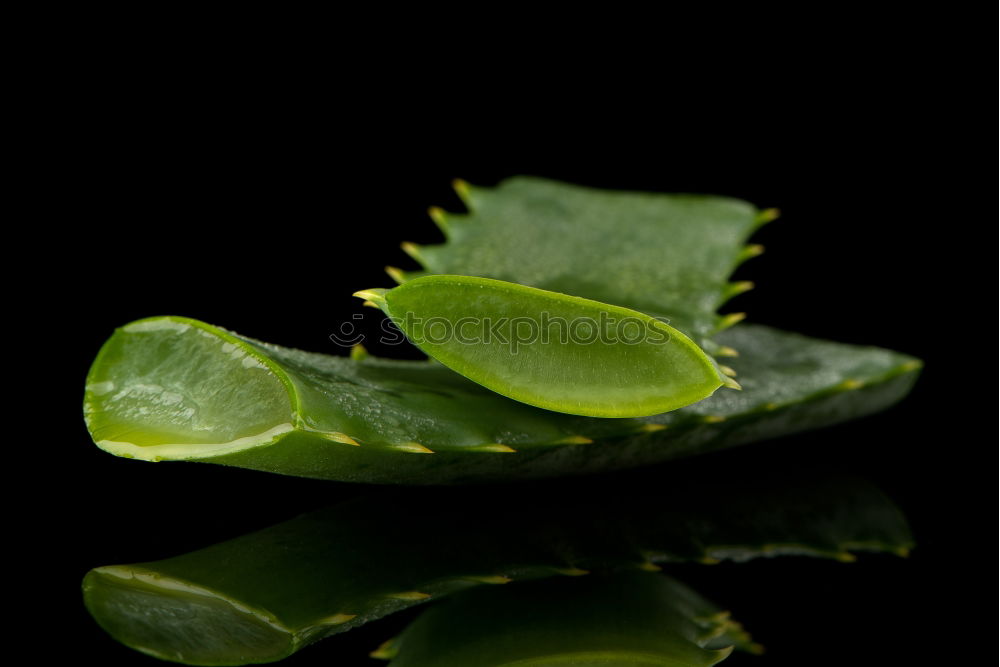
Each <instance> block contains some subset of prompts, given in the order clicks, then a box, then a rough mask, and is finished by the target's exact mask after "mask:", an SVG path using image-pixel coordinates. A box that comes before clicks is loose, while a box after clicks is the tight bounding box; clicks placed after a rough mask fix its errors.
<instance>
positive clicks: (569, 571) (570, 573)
mask: <svg viewBox="0 0 1000 667" xmlns="http://www.w3.org/2000/svg"><path fill="white" fill-rule="evenodd" d="M556 572H558V573H559V574H564V575H566V576H567V577H582V576H584V575H586V574H590V570H581V569H580V568H578V567H566V568H561V569H558V570H556Z"/></svg>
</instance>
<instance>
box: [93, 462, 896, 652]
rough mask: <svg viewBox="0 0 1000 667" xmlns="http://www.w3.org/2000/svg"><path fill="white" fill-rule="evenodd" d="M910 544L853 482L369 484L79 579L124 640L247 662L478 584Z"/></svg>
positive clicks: (879, 504)
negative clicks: (324, 504)
mask: <svg viewBox="0 0 1000 667" xmlns="http://www.w3.org/2000/svg"><path fill="white" fill-rule="evenodd" d="M554 484H555V485H556V486H553V485H554ZM911 543H912V540H911V537H910V533H909V529H908V527H907V524H906V521H905V519H904V518H903V517H902V515H901V514H900V513H899V511H898V510H897V509H896V507H895V506H894V505H893V504H892V503H891V502H890V501H889V500H888V499H887V498H886V497H885V496H883V495H882V494H881V493H880V492H879V491H878V490H877V489H875V488H873V487H872V486H871V485H869V484H866V483H864V482H860V481H857V480H849V479H816V478H812V477H809V476H803V477H801V478H799V479H797V480H796V481H795V482H794V483H788V482H781V481H771V480H765V481H761V482H756V481H753V482H751V481H747V480H742V479H740V478H738V477H737V478H735V479H725V478H722V477H720V476H719V475H718V474H714V473H713V474H712V475H711V476H710V477H709V478H708V479H705V478H703V477H699V478H687V477H680V478H675V479H671V478H670V477H669V476H667V477H666V478H664V475H663V473H662V472H660V473H659V474H658V475H656V477H655V479H646V478H642V477H640V478H636V477H635V474H629V475H623V476H621V477H620V478H618V479H615V478H604V479H603V480H599V481H598V482H595V481H593V480H571V481H561V482H555V483H551V482H546V483H538V484H535V485H521V486H519V487H516V488H515V489H513V491H508V492H505V493H498V491H497V489H496V488H489V487H483V488H472V489H413V490H408V491H407V492H405V493H403V492H401V491H397V492H396V493H388V494H386V493H382V494H379V495H378V496H372V497H362V498H359V499H356V500H352V501H349V502H346V503H342V504H339V505H336V506H334V507H331V508H329V509H324V510H319V511H316V512H312V513H310V514H306V515H303V516H300V517H298V518H295V519H291V520H289V521H286V522H284V523H281V524H278V525H276V526H273V527H270V528H266V529H264V530H261V531H258V532H255V533H251V534H248V535H245V536H242V537H238V538H236V539H232V540H229V541H226V542H222V543H219V544H216V545H214V546H210V547H207V548H205V549H201V550H198V551H194V552H191V553H188V554H185V555H182V556H177V557H174V558H168V559H166V560H160V561H156V562H147V563H137V564H132V565H113V566H106V567H100V568H96V569H94V570H92V571H91V572H90V573H89V574H88V575H87V576H86V578H85V580H84V585H83V587H84V600H85V602H86V604H87V608H88V609H89V610H90V612H91V614H92V615H93V616H94V617H95V619H96V620H97V621H98V622H99V623H100V625H101V626H102V627H103V628H104V629H105V630H107V631H108V632H109V633H110V634H111V635H112V636H114V637H115V638H116V639H117V640H118V641H121V642H122V643H124V644H127V645H129V646H131V647H133V648H136V649H138V650H141V651H144V652H146V653H149V654H152V655H156V656H158V657H162V658H165V659H169V660H175V661H182V662H189V663H192V664H245V663H248V662H265V661H271V660H276V659H280V658H281V657H284V656H286V655H288V654H290V653H293V652H295V651H297V650H298V649H299V648H301V647H302V646H305V645H307V644H309V643H311V642H313V641H316V640H318V639H321V638H323V637H326V636H328V635H332V634H336V633H339V632H343V631H345V630H348V629H350V628H354V627H357V626H359V625H361V624H364V623H367V622H370V621H373V620H375V619H378V618H381V617H383V616H385V615H387V614H390V613H393V612H396V611H399V610H402V609H405V608H407V607H410V606H413V605H416V604H420V603H422V602H426V601H429V600H433V599H437V598H441V597H443V596H446V595H449V594H451V593H455V592H458V591H461V590H465V589H468V588H472V587H476V586H495V585H500V584H505V583H508V582H512V581H524V580H531V579H539V578H545V577H553V576H557V577H559V576H561V577H582V576H584V575H586V574H587V573H588V572H594V573H599V572H609V571H617V570H633V571H638V570H656V569H658V568H659V567H663V566H667V565H668V564H670V563H683V562H695V563H698V562H700V563H715V562H718V561H720V560H746V559H749V558H755V557H761V556H775V555H781V554H802V555H811V556H820V557H827V558H835V559H838V560H850V559H852V558H853V556H852V553H851V552H853V551H859V550H861V551H865V550H869V551H884V552H890V553H905V552H906V550H907V549H908V548H909V547H910V545H911Z"/></svg>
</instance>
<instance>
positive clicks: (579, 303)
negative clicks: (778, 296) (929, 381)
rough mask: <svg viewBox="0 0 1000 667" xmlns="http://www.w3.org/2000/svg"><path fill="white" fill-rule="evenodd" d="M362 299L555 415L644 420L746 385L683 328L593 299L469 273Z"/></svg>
mask: <svg viewBox="0 0 1000 667" xmlns="http://www.w3.org/2000/svg"><path fill="white" fill-rule="evenodd" d="M356 296H359V297H362V298H364V299H367V300H369V301H371V302H373V303H375V304H376V305H378V306H379V307H380V308H381V309H382V310H383V311H385V313H386V315H388V316H389V317H390V318H391V319H392V321H393V322H394V323H395V324H396V326H397V327H399V328H400V329H402V330H403V332H404V333H405V334H406V336H407V338H409V339H410V341H412V342H413V343H414V344H415V345H416V346H417V347H419V348H420V349H421V350H423V351H424V352H426V353H427V354H428V355H429V356H431V357H433V358H434V359H436V360H438V361H440V362H441V363H443V364H444V365H445V366H447V367H449V368H451V369H452V370H454V371H457V372H458V373H461V374H462V375H464V376H465V377H467V378H469V379H470V380H473V381H474V382H477V383H479V384H481V385H483V386H484V387H487V388H489V389H492V390H493V391H495V392H497V393H498V394H502V395H503V396H507V397H509V398H512V399H514V400H516V401H521V402H523V403H527V404H529V405H534V406H536V407H540V408H545V409H547V410H553V411H556V412H566V413H569V414H574V415H586V416H590V417H644V416H648V415H655V414H659V413H661V412H669V411H671V410H676V409H677V408H680V407H683V406H685V405H690V404H692V403H695V402H697V401H700V400H701V399H703V398H705V397H707V396H710V395H712V393H713V392H714V391H715V390H716V389H718V388H719V387H720V386H722V385H724V384H725V385H728V386H730V387H738V386H739V385H737V384H736V383H735V382H734V381H733V380H732V379H730V378H729V377H727V376H726V375H725V374H723V373H722V371H720V370H719V369H718V367H717V366H716V365H715V362H714V361H712V359H711V358H709V356H708V355H706V354H705V353H704V352H703V351H702V350H701V348H699V347H698V346H697V345H695V344H694V343H693V342H692V341H691V339H689V338H688V337H687V336H685V335H684V334H682V333H681V332H680V331H677V330H676V329H674V328H673V327H671V326H669V325H667V324H664V323H663V322H661V321H659V320H657V319H655V318H652V317H650V316H648V315H644V314H642V313H640V312H638V311H634V310H629V309H627V308H620V307H618V306H612V305H609V304H604V303H599V302H597V301H591V300H589V299H581V298H579V297H574V296H569V295H566V294H559V293H557V292H548V291H545V290H540V289H535V288H533V287H525V286H523V285H518V284H515V283H508V282H504V281H500V280H492V279H488V278H472V277H468V276H425V277H422V278H417V279H415V280H411V281H409V282H406V283H404V284H403V285H401V286H400V287H397V288H395V289H393V290H388V291H387V290H382V289H373V290H364V291H361V292H358V293H357V294H356Z"/></svg>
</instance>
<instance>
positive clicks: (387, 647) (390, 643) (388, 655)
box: [368, 637, 399, 660]
mask: <svg viewBox="0 0 1000 667" xmlns="http://www.w3.org/2000/svg"><path fill="white" fill-rule="evenodd" d="M398 653H399V646H398V645H397V641H396V637H393V638H392V639H387V640H385V641H384V642H382V643H381V644H379V647H378V648H377V649H375V650H374V651H372V652H371V653H369V654H368V657H370V658H375V659H376V660H392V659H393V658H395V657H396V654H398Z"/></svg>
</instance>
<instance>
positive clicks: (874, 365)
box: [84, 317, 920, 484]
mask: <svg viewBox="0 0 1000 667" xmlns="http://www.w3.org/2000/svg"><path fill="white" fill-rule="evenodd" d="M719 341H720V343H722V344H725V345H730V346H732V347H734V348H738V349H740V350H742V354H741V356H740V357H737V358H736V359H734V360H733V366H734V367H735V368H736V370H738V371H739V373H740V380H741V383H742V385H743V388H744V390H743V391H741V392H736V391H726V392H717V393H716V394H714V395H713V396H711V397H709V398H707V399H705V400H703V401H700V402H698V403H695V404H693V405H690V406H688V407H685V408H681V409H679V410H675V411H673V412H668V413H664V414H660V415H653V416H650V417H643V418H634V419H600V418H592V417H576V416H571V415H565V414H560V413H554V412H550V411H547V410H541V409H538V408H534V407H531V406H528V405H525V404H523V403H518V402H516V401H512V400H510V399H507V398H504V397H502V396H499V395H497V394H495V393H493V392H492V391H489V390H487V389H485V388H483V387H481V386H480V385H478V384H476V383H474V382H471V381H469V380H466V379H465V378H463V377H461V376H460V375H457V374H456V373H454V372H453V371H451V370H449V369H447V368H445V367H443V366H441V365H440V364H436V363H431V362H410V361H389V360H382V359H375V358H371V357H369V358H367V359H347V358H343V357H333V356H328V355H322V354H314V353H308V352H302V351H298V350H290V349H287V348H282V347H278V346H276V345H269V344H266V343H260V342H257V341H253V340H250V339H247V338H242V337H239V336H237V335H235V334H232V333H230V332H227V331H225V330H223V329H219V328H218V327H213V326H211V325H208V324H205V323H203V322H198V321H196V320H189V319H185V318H178V317H159V318H152V319H148V320H140V321H138V322H133V323H132V324H129V325H126V326H124V327H122V328H121V329H119V330H117V331H116V332H115V334H114V335H113V336H112V337H111V339H110V340H109V341H108V342H107V343H106V344H105V345H104V347H103V348H102V349H101V352H100V353H99V355H98V357H97V359H96V360H95V362H94V364H93V366H92V368H91V371H90V374H89V375H88V379H87V390H86V395H85V404H84V412H85V417H86V421H87V426H88V428H89V430H90V433H91V435H92V437H93V439H94V441H95V442H96V443H97V445H98V446H99V447H101V448H102V449H104V450H106V451H108V452H110V453H112V454H116V455H118V456H126V457H130V458H136V459H141V460H146V461H165V460H191V461H205V462H210V463H219V464H224V465H234V466H240V467H244V468H253V469H257V470H267V471H270V472H276V473H282V474H288V475H301V476H305V477H315V478H323V479H335V480H344V481H361V482H376V483H407V484H438V483H456V482H468V481H477V480H484V479H513V478H525V477H546V476H555V475H564V474H571V473H583V472H593V471H601V470H610V469H619V468H627V467H632V466H638V465H644V464H647V463H653V462H657V461H664V460H668V459H672V458H677V457H680V456H688V455H692V454H697V453H701V452H707V451H712V450H717V449H721V448H724V447H731V446H734V445H739V444H743V443H748V442H754V441H757V440H763V439H767V438H771V437H775V436H778V435H783V434H787V433H795V432H799V431H803V430H807V429H810V428H818V427H821V426H826V425H828V424H833V423H837V422H841V421H845V420H848V419H853V418H856V417H860V416H862V415H866V414H869V413H871V412H876V411H878V410H881V409H883V408H885V407H887V406H888V405H891V404H892V403H894V402H895V401H897V400H898V399H900V398H902V397H903V396H904V395H905V394H906V393H907V391H909V389H910V387H911V385H912V384H913V382H914V380H915V379H916V376H917V373H916V371H917V370H919V368H920V362H919V361H918V360H916V359H913V358H912V357H908V356H906V355H903V354H898V353H895V352H892V351H889V350H884V349H880V348H874V347H860V346H855V345H844V344H839V343H831V342H826V341H819V340H814V339H809V338H806V337H803V336H799V335H796V334H789V333H783V332H779V331H776V330H774V329H770V328H767V327H761V326H753V325H740V326H739V327H735V328H733V329H730V330H728V331H726V332H723V333H722V334H720V335H719ZM591 443H594V445H596V444H598V443H599V444H600V445H601V446H592V445H591Z"/></svg>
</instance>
